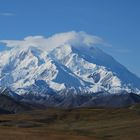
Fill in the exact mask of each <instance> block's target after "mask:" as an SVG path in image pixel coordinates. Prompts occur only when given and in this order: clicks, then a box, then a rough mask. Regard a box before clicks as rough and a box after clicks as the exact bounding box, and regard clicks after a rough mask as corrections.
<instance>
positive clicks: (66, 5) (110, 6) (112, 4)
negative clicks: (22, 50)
mask: <svg viewBox="0 0 140 140" xmlns="http://www.w3.org/2000/svg"><path fill="white" fill-rule="evenodd" d="M139 7H140V0H0V40H2V39H6V40H7V39H23V38H24V37H26V36H29V35H44V36H46V37H47V36H50V35H53V34H55V33H59V32H67V31H71V30H75V31H85V32H87V33H89V34H93V35H97V36H99V37H101V38H103V39H104V40H105V41H106V42H107V43H109V44H111V46H110V47H101V49H103V50H105V51H106V52H108V53H109V54H111V55H112V56H113V57H115V58H116V59H117V60H118V61H119V62H120V63H122V64H123V65H125V66H126V67H127V68H128V69H129V70H131V71H132V72H133V73H136V74H137V75H138V76H139V77H140V62H139V60H140V8H139ZM3 49H4V47H3V46H0V51H1V50H3Z"/></svg>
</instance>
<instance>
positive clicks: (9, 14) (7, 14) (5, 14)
mask: <svg viewBox="0 0 140 140" xmlns="http://www.w3.org/2000/svg"><path fill="white" fill-rule="evenodd" d="M14 15H15V14H14V13H0V16H7V17H9V16H14Z"/></svg>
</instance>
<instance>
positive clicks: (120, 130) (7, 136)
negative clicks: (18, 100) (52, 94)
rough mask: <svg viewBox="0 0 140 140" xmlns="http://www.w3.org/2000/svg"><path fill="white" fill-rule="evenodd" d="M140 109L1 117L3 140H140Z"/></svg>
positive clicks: (53, 110)
mask: <svg viewBox="0 0 140 140" xmlns="http://www.w3.org/2000/svg"><path fill="white" fill-rule="evenodd" d="M139 130H140V106H139V105H133V106H131V107H129V108H118V109H117V108H116V109H114V108H108V109H107V108H77V109H56V108H49V109H42V110H32V111H27V112H24V113H18V114H5V115H0V140H79V139H80V140H139V139H140V133H139Z"/></svg>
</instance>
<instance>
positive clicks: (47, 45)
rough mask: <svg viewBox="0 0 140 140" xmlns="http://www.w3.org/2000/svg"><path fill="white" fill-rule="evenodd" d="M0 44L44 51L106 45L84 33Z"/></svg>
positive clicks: (62, 34) (30, 37)
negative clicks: (70, 46) (66, 47)
mask: <svg viewBox="0 0 140 140" xmlns="http://www.w3.org/2000/svg"><path fill="white" fill-rule="evenodd" d="M0 43H4V44H6V46H7V47H21V48H25V47H30V46H34V47H38V48H41V49H44V50H47V51H49V50H52V49H53V48H56V47H58V46H61V45H64V44H69V45H72V46H74V47H80V46H86V47H89V46H93V45H95V44H102V45H106V43H105V42H104V41H103V39H101V38H100V37H97V36H93V35H89V34H87V33H85V32H75V31H71V32H66V33H58V34H55V35H53V36H51V37H49V38H45V37H43V36H28V37H26V38H24V40H1V41H0Z"/></svg>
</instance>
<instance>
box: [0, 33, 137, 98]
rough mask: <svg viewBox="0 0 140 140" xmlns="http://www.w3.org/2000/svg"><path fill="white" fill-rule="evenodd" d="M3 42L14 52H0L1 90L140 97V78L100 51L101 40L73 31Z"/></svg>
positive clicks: (20, 92)
mask: <svg viewBox="0 0 140 140" xmlns="http://www.w3.org/2000/svg"><path fill="white" fill-rule="evenodd" d="M2 42H3V43H6V44H7V46H9V47H11V49H9V50H7V51H4V52H1V53H0V89H1V91H2V90H4V89H6V88H8V89H10V90H11V91H12V92H14V93H16V94H18V95H22V96H25V95H27V96H30V95H35V96H41V97H47V96H50V95H69V94H74V95H78V94H80V95H82V94H93V93H99V92H100V93H109V94H120V93H126V92H127V93H131V92H132V93H136V94H140V78H138V77H137V76H136V75H134V74H133V73H131V72H130V71H128V70H127V69H126V68H125V67H124V66H122V65H121V64H120V63H118V62H117V61H116V60H115V59H114V58H113V57H112V56H110V55H108V54H106V53H105V52H103V51H102V50H100V49H99V48H96V47H95V46H96V45H95V44H98V43H103V41H102V40H101V39H100V38H98V37H95V36H89V35H87V34H86V33H84V32H80V33H76V32H69V33H65V34H64V33H63V34H58V35H54V36H52V37H50V38H47V39H45V38H44V37H41V36H36V37H28V38H25V39H24V40H23V41H6V40H4V41H2ZM51 45H52V46H51ZM45 46H46V47H45ZM48 46H49V47H48ZM47 47H48V48H47ZM46 48H47V49H46ZM11 94H12V93H11ZM12 96H14V95H12Z"/></svg>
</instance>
